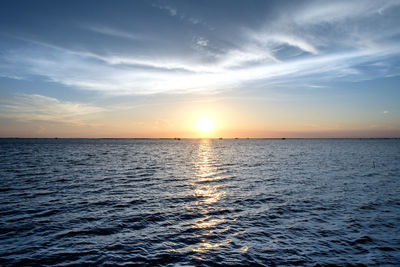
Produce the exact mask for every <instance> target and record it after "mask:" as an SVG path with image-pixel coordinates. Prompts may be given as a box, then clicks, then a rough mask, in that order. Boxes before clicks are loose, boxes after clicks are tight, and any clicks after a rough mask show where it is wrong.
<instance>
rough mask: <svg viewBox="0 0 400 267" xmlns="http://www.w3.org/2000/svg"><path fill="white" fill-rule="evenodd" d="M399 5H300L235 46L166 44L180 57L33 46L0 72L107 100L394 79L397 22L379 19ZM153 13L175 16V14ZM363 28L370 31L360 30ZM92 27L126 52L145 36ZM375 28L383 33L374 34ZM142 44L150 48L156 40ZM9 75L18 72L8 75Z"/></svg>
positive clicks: (219, 39) (211, 38) (241, 33)
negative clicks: (390, 61)
mask: <svg viewBox="0 0 400 267" xmlns="http://www.w3.org/2000/svg"><path fill="white" fill-rule="evenodd" d="M398 5H399V1H383V2H379V3H377V2H375V1H362V2H358V1H354V2H347V1H336V2H334V3H328V2H320V1H317V2H314V1H312V2H307V3H306V4H303V5H300V6H299V8H298V9H296V10H288V11H281V13H279V14H278V15H277V16H276V18H275V20H274V21H272V22H269V21H267V22H265V23H264V24H263V25H260V26H259V27H253V28H248V27H242V28H240V29H238V30H237V32H236V33H237V38H236V40H234V41H232V40H228V39H227V36H224V35H221V36H216V35H215V34H214V33H213V31H208V32H207V31H203V32H201V34H200V33H192V37H191V38H189V41H185V42H183V41H182V43H181V40H176V41H175V40H173V41H172V46H174V45H177V46H182V48H184V50H183V51H185V52H183V51H182V53H181V54H176V53H167V52H165V53H163V51H164V50H166V48H164V47H161V46H160V48H159V49H158V50H157V51H151V50H149V52H143V53H139V52H137V51H136V50H135V49H132V50H129V51H125V50H116V49H115V48H114V49H107V48H106V49H101V50H100V51H99V50H91V49H87V48H86V49H77V48H71V47H62V46H60V45H54V44H51V43H46V42H34V45H31V46H30V47H29V49H14V50H10V51H8V52H7V53H4V54H2V55H0V56H1V58H2V59H3V60H2V61H3V62H5V63H3V64H2V65H1V66H0V67H1V69H5V70H7V68H8V69H9V70H8V71H7V73H10V75H9V77H20V78H24V75H27V76H28V75H37V76H40V77H43V78H45V79H47V80H49V81H52V82H56V83H60V84H63V85H66V86H71V87H74V88H78V89H82V90H92V91H99V92H102V93H105V94H110V95H129V94H131V95H135V94H157V93H191V92H215V91H220V90H230V89H232V88H238V87H244V86H246V85H248V84H250V83H261V84H264V85H268V83H269V82H276V81H277V80H278V79H281V80H282V81H285V82H287V81H290V80H294V79H296V78H297V77H308V79H309V81H308V82H307V83H308V84H314V83H318V82H320V81H324V80H329V79H344V80H346V79H348V80H363V79H370V78H371V77H378V76H380V77H386V76H393V75H398V74H399V73H398V69H396V68H391V66H387V65H385V66H384V67H382V66H380V65H379V64H378V63H379V62H380V61H382V60H385V59H387V58H390V57H393V56H396V57H398V56H399V52H400V51H399V49H398V48H397V47H399V46H398V41H397V39H395V38H394V37H395V36H396V34H398V33H400V30H397V28H396V27H395V26H396V21H393V20H388V19H386V18H385V17H384V16H382V14H383V13H385V14H390V12H391V9H393V8H396V6H398ZM155 7H157V8H159V9H161V10H165V11H167V12H168V13H169V15H170V16H173V17H175V16H179V13H178V11H177V10H178V9H177V8H172V7H170V6H155ZM339 11H340V12H339ZM374 22H375V23H374ZM364 23H369V24H370V26H369V27H364V26H362V25H363V24H364ZM93 25H96V24H91V26H90V25H89V26H83V27H84V28H85V29H87V30H89V31H91V32H94V33H99V34H102V35H105V36H109V37H116V38H123V39H126V40H129V41H131V42H132V46H134V45H135V41H136V40H139V39H140V40H142V41H143V40H144V39H143V37H142V36H143V34H144V33H132V32H127V31H124V30H121V29H116V28H114V27H111V26H93ZM382 25H384V26H385V27H386V28H385V30H383V31H380V30H381V28H382V27H383V26H382ZM322 31H325V32H322ZM321 33H322V34H321ZM146 34H150V33H146ZM149 40H151V43H149V44H151V45H152V44H153V42H157V39H151V38H150V39H147V41H149ZM188 51H190V52H188ZM0 64H1V63H0ZM366 65H368V68H366V67H365V66H366ZM13 69H18V71H19V73H18V74H17V73H11V72H10V71H11V70H13ZM374 70H376V71H374ZM371 73H373V75H371ZM292 85H293V86H296V83H295V82H293V84H292ZM310 87H312V86H310Z"/></svg>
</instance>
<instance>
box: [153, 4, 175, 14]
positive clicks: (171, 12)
mask: <svg viewBox="0 0 400 267" xmlns="http://www.w3.org/2000/svg"><path fill="white" fill-rule="evenodd" d="M153 7H156V8H159V9H161V10H165V11H167V12H168V14H169V15H170V16H172V17H174V16H176V15H177V14H178V10H177V9H176V8H173V7H171V6H168V5H155V4H153Z"/></svg>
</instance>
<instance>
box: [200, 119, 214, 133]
mask: <svg viewBox="0 0 400 267" xmlns="http://www.w3.org/2000/svg"><path fill="white" fill-rule="evenodd" d="M196 128H197V130H199V131H200V132H202V133H209V132H211V131H212V130H213V129H214V122H213V121H212V120H210V119H209V118H201V119H200V120H198V121H197V122H196Z"/></svg>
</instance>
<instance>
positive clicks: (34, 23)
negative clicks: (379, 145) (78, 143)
mask: <svg viewBox="0 0 400 267" xmlns="http://www.w3.org/2000/svg"><path fill="white" fill-rule="evenodd" d="M204 118H208V120H210V121H212V123H213V125H214V128H213V130H212V131H210V132H208V133H204V132H201V131H199V130H198V129H196V123H197V122H198V121H199V120H202V119H204ZM0 137H115V138H119V137H121V138H140V137H150V138H159V137H160V138H172V137H187V138H190V137H193V138H196V137H224V138H234V137H239V138H241V137H251V138H260V137H265V138H280V137H287V138H291V137H299V138H308V137H316V138H321V137H322V138H325V137H329V138H330V137H338V138H343V137H400V0H387V1H386V0H381V1H377V0H363V1H357V0H354V1H264V0H263V1H227V0H226V1H222V0H217V1H215V0H213V1H211V0H210V1H200V0H199V1H183V0H182V1H150V0H149V1H139V0H137V1H101V0H96V1H88V0H85V1H73V0H72V1H71V0H70V1H42V0H36V1H19V0H13V1H6V0H3V1H1V3H0Z"/></svg>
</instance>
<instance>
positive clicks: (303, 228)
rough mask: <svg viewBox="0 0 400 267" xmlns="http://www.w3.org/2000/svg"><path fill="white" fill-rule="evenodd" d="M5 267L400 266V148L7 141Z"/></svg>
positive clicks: (2, 178) (0, 241)
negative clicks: (141, 266)
mask: <svg viewBox="0 0 400 267" xmlns="http://www.w3.org/2000/svg"><path fill="white" fill-rule="evenodd" d="M0 264H1V265H36V264H38V265H52V266H53V265H58V266H65V265H80V264H89V265H101V264H103V265H130V264H132V265H136V264H137V265H151V266H153V265H174V264H176V265H196V266H209V265H221V266H228V265H235V266H236V265H260V266H274V265H278V266H279V265H281V266H288V265H302V266H303V265H305V266H314V265H317V264H321V265H326V264H337V265H345V264H366V265H385V264H393V265H400V140H354V139H353V140H181V141H178V140H90V139H87V140H85V139H81V140H72V139H71V140H65V139H58V140H51V139H48V140H46V139H14V140H12V139H3V140H0Z"/></svg>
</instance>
